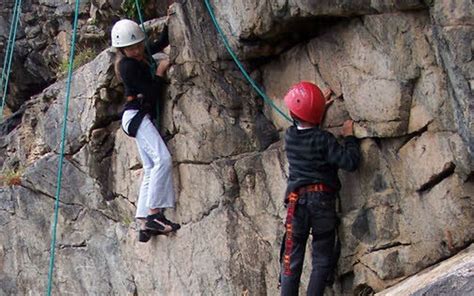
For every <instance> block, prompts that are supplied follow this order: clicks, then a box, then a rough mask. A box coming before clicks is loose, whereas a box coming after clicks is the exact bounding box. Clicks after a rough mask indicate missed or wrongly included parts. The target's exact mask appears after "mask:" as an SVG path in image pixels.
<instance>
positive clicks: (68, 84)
mask: <svg viewBox="0 0 474 296" xmlns="http://www.w3.org/2000/svg"><path fill="white" fill-rule="evenodd" d="M79 2H80V0H76V6H75V13H74V26H73V32H72V38H71V50H70V54H69V66H68V74H67V81H66V101H65V103H64V117H63V127H62V133H61V151H60V156H59V164H58V179H57V187H56V199H55V202H54V221H53V227H52V230H51V248H50V249H51V250H50V257H49V272H48V290H47V295H48V296H51V288H52V283H53V271H54V256H55V251H56V230H57V225H58V214H59V195H60V193H61V177H62V172H63V161H64V150H65V146H66V145H65V144H66V129H67V115H68V109H69V98H70V94H71V81H72V68H73V67H72V66H73V62H74V49H75V45H76V32H77V20H78V16H79Z"/></svg>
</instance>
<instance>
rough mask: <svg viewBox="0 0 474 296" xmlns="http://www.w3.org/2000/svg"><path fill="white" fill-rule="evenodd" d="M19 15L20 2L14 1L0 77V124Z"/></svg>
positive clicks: (18, 0)
mask: <svg viewBox="0 0 474 296" xmlns="http://www.w3.org/2000/svg"><path fill="white" fill-rule="evenodd" d="M20 13H21V0H15V5H14V7H13V15H12V21H11V24H10V33H9V35H8V43H7V46H6V50H5V58H4V60H3V67H2V77H1V79H0V91H1V92H2V103H1V105H0V123H1V122H2V121H3V108H4V106H5V101H6V97H7V89H8V80H9V78H10V70H11V65H12V60H13V52H14V49H15V39H16V32H17V29H18V21H19V20H20ZM4 81H5V82H4Z"/></svg>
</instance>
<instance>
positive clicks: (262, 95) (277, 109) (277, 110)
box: [204, 0, 293, 122]
mask: <svg viewBox="0 0 474 296" xmlns="http://www.w3.org/2000/svg"><path fill="white" fill-rule="evenodd" d="M204 2H205V3H206V7H207V10H208V11H209V15H210V16H211V19H212V22H213V24H214V26H215V27H216V29H217V31H218V32H219V35H220V36H221V38H222V41H223V43H224V45H225V48H226V49H227V51H228V52H229V54H230V55H231V56H232V59H233V60H234V62H235V63H236V64H237V67H239V69H240V71H241V72H242V74H243V75H244V76H245V78H246V79H247V81H248V82H249V83H250V84H251V85H252V86H253V88H254V89H255V90H256V91H257V93H258V94H259V95H260V96H261V97H262V98H263V100H264V101H265V103H267V104H268V105H270V106H271V107H272V108H273V109H275V111H276V112H278V113H279V114H280V115H281V116H282V117H283V118H285V119H286V120H288V121H289V122H293V120H292V119H291V118H290V117H289V116H288V115H286V114H285V113H284V112H283V111H281V110H280V109H279V108H278V107H277V106H276V105H275V103H273V101H272V100H271V99H270V98H269V97H268V96H267V95H266V94H265V92H264V91H263V90H262V89H261V88H260V87H259V86H258V85H257V83H256V82H255V81H254V80H253V79H252V77H250V75H249V74H248V73H247V71H246V70H245V68H244V66H243V65H242V63H241V62H240V61H239V58H238V57H237V55H236V54H235V52H234V51H233V50H232V48H231V47H230V44H229V41H228V40H227V37H226V36H225V34H224V32H223V31H222V29H221V27H220V26H219V23H218V22H217V19H216V16H215V15H214V11H213V9H212V6H211V4H209V0H204Z"/></svg>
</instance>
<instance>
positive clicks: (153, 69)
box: [135, 0, 160, 128]
mask: <svg viewBox="0 0 474 296" xmlns="http://www.w3.org/2000/svg"><path fill="white" fill-rule="evenodd" d="M135 6H136V7H137V14H138V19H139V20H140V25H141V27H142V31H143V33H144V34H145V46H146V51H147V55H148V62H149V63H150V72H151V77H153V78H154V77H155V75H156V67H157V65H156V62H155V60H154V59H153V56H152V55H151V50H150V45H149V43H148V36H147V34H146V30H145V23H144V21H143V15H142V9H141V7H140V0H135ZM159 125H160V103H159V102H156V120H155V126H156V128H158V127H159Z"/></svg>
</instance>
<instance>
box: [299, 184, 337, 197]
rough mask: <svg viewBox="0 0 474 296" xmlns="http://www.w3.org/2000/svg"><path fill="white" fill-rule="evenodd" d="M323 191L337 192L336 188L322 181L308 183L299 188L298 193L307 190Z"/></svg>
mask: <svg viewBox="0 0 474 296" xmlns="http://www.w3.org/2000/svg"><path fill="white" fill-rule="evenodd" d="M321 191H322V192H335V190H334V189H332V188H331V187H329V186H327V185H325V184H322V183H318V184H310V185H306V186H303V187H300V188H299V189H298V190H297V192H298V195H302V194H305V193H306V192H321Z"/></svg>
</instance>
